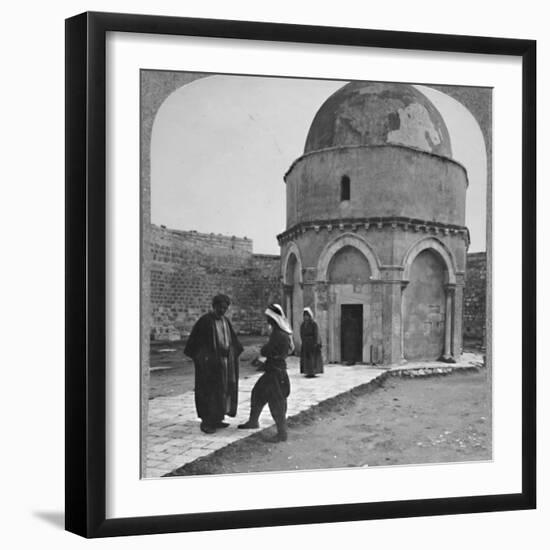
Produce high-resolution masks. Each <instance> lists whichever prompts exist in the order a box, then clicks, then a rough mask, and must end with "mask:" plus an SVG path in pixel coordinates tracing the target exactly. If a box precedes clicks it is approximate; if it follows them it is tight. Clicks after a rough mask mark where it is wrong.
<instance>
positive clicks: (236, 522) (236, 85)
mask: <svg viewBox="0 0 550 550" xmlns="http://www.w3.org/2000/svg"><path fill="white" fill-rule="evenodd" d="M535 60H536V45H535V42H534V41H529V40H509V39H504V38H485V37H470V36H448V35H428V34H419V33H403V32H394V31H375V30H364V29H349V28H329V27H309V26H299V25H286V24H271V23H253V22H243V21H222V20H201V19H187V18H175V17H174V18H172V17H155V16H143V15H126V14H109V13H85V14H81V15H78V16H75V17H73V18H71V19H68V20H67V22H66V114H67V118H66V124H67V126H66V167H67V170H66V197H67V207H66V208H67V209H66V222H67V233H66V250H67V282H66V298H67V317H66V320H67V330H66V348H67V355H66V356H67V360H66V482H67V483H66V528H67V529H68V530H69V531H72V532H74V533H77V534H80V535H82V536H86V537H105V536H116V535H129V534H153V533H164V532H176V531H191V530H211V529H229V528H244V527H253V526H256V527H258V526H272V525H287V524H296V523H320V522H328V521H333V522H334V521H352V520H364V519H373V518H396V517H410V516H419V515H436V514H456V513H471V512H482V511H497V510H514V509H526V508H534V507H535V456H536V452H535V408H536V403H535V395H536V394H535V359H536V358H535V238H536V235H535V160H536V159H535V150H536V148H535V135H536V133H535V111H536V105H535V101H536V96H535V89H536V86H535Z"/></svg>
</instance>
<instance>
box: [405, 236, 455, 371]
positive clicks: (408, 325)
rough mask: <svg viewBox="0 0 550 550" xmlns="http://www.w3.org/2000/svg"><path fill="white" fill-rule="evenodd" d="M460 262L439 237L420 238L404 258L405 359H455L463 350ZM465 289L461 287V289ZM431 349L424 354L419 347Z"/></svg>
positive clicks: (449, 360)
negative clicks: (457, 276) (458, 278)
mask: <svg viewBox="0 0 550 550" xmlns="http://www.w3.org/2000/svg"><path fill="white" fill-rule="evenodd" d="M457 288H458V287H457V280H456V261H455V258H454V256H453V254H452V252H451V251H450V250H449V249H448V248H447V247H446V246H445V245H444V244H443V243H442V242H441V241H439V240H438V239H435V238H433V237H427V238H425V239H421V240H420V241H417V242H416V243H415V244H414V245H413V246H411V248H410V249H409V250H408V252H407V254H406V255H405V258H404V260H403V284H402V295H401V350H402V351H401V353H402V357H403V359H412V360H414V359H418V358H419V357H420V356H421V355H423V358H428V359H442V360H445V361H448V362H453V361H454V357H455V356H456V355H458V353H460V347H461V345H460V342H461V335H459V334H457V332H458V331H459V330H460V327H461V325H462V323H461V319H460V317H461V315H462V307H461V306H459V304H458V302H459V301H460V300H461V297H462V294H461V293H460V294H459V296H458V297H457V292H456V290H457ZM461 290H462V289H461V288H460V291H461ZM419 347H420V348H422V349H424V350H427V356H426V353H423V354H420V353H419V352H418V348H419Z"/></svg>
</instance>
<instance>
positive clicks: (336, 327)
mask: <svg viewBox="0 0 550 550" xmlns="http://www.w3.org/2000/svg"><path fill="white" fill-rule="evenodd" d="M379 280H380V262H379V260H378V257H377V256H376V254H375V252H374V251H373V250H372V248H371V247H370V245H369V244H368V243H367V241H366V240H364V239H363V238H362V237H360V236H359V235H356V234H353V233H344V234H343V235H340V236H339V237H336V238H335V239H333V240H332V241H330V242H329V243H327V244H326V245H325V247H324V249H323V251H322V252H321V254H320V256H319V260H318V263H317V286H318V289H320V288H323V289H324V294H326V298H327V299H326V300H323V302H324V308H323V310H320V311H318V312H317V314H318V317H319V324H320V328H321V330H322V333H323V334H324V339H325V340H326V344H327V350H326V354H327V359H328V360H329V361H335V362H340V361H342V360H346V359H349V360H351V361H360V362H369V361H370V360H371V346H372V345H373V335H374V334H375V333H378V332H380V330H381V328H380V327H379V326H378V321H374V317H375V316H374V315H373V307H374V300H375V299H374V295H373V289H374V287H375V286H376V285H375V284H373V283H378V282H379ZM347 317H349V321H350V322H349V323H348V324H349V331H347V332H351V333H356V334H355V335H354V336H350V334H348V333H347V332H346V327H345V326H344V325H345V324H346V323H345V322H344V321H345V319H346V318H347ZM352 318H353V319H352ZM343 320H344V321H343ZM350 338H351V340H352V341H354V342H355V344H354V347H357V349H356V350H355V352H354V353H353V354H352V355H353V357H351V356H350V358H347V357H346V354H345V353H344V350H343V348H342V346H343V345H344V343H345V341H346V340H349V339H350Z"/></svg>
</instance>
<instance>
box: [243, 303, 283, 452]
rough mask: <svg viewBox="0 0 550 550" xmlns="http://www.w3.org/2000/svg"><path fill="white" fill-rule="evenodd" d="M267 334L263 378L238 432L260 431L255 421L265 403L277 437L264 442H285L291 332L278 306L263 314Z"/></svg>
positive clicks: (257, 385)
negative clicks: (248, 412) (287, 360)
mask: <svg viewBox="0 0 550 550" xmlns="http://www.w3.org/2000/svg"><path fill="white" fill-rule="evenodd" d="M265 316H266V319H267V322H268V323H269V325H270V326H271V334H270V335H269V340H268V342H267V344H265V346H263V347H262V349H261V350H260V352H261V354H262V355H263V356H264V357H265V358H266V359H265V364H264V370H265V372H264V374H262V376H260V378H259V379H258V381H257V382H256V384H254V387H253V388H252V396H251V399H250V416H249V419H248V421H247V422H245V423H244V424H240V425H239V428H240V429H241V430H255V429H257V428H259V427H260V424H259V419H260V414H261V412H262V409H263V408H264V407H265V405H266V403H267V404H268V405H269V410H270V412H271V416H272V417H273V420H274V421H275V424H276V425H277V435H276V436H275V437H273V438H270V439H268V441H272V442H278V441H286V440H287V426H286V409H287V397H288V396H289V395H290V380H289V379H288V373H287V371H286V358H287V356H288V355H289V354H290V349H291V343H292V329H291V328H290V325H289V324H288V321H287V320H286V318H285V317H284V314H282V309H281V306H279V305H278V304H271V305H270V306H268V308H267V309H266V310H265Z"/></svg>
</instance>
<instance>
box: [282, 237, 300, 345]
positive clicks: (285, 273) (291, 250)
mask: <svg viewBox="0 0 550 550" xmlns="http://www.w3.org/2000/svg"><path fill="white" fill-rule="evenodd" d="M281 272H282V273H281V275H282V280H283V309H284V310H285V313H286V316H287V317H288V320H289V321H290V324H291V326H292V330H293V333H294V342H295V345H296V348H297V350H298V351H299V349H300V323H301V321H302V312H303V309H304V293H303V287H302V285H303V277H302V258H301V255H300V250H299V249H298V247H297V246H296V243H291V244H290V246H289V247H288V249H287V251H286V253H285V255H284V257H283V258H282V262H281Z"/></svg>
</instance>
